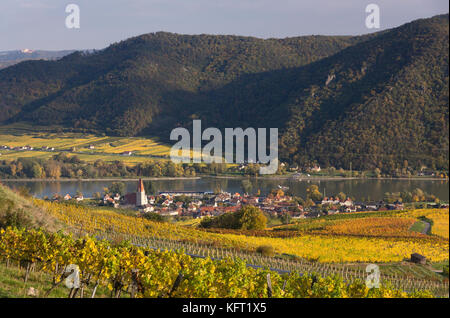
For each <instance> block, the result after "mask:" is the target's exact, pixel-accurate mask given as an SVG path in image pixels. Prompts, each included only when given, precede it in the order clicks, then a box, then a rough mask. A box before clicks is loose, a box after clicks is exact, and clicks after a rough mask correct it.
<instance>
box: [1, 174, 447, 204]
mask: <svg viewBox="0 0 450 318" xmlns="http://www.w3.org/2000/svg"><path fill="white" fill-rule="evenodd" d="M249 180H250V181H251V183H252V192H256V191H257V190H258V189H259V190H261V193H262V194H265V193H268V192H269V191H270V190H272V189H274V188H277V187H278V185H282V186H287V187H289V189H290V192H292V193H293V194H295V195H297V196H301V197H305V196H306V188H307V187H308V186H310V185H311V184H317V185H318V186H319V189H320V191H321V192H322V193H325V195H327V196H333V195H335V194H337V193H339V192H344V193H345V194H347V195H348V196H350V197H353V198H354V199H355V200H367V201H370V200H381V199H382V198H383V196H384V193H386V192H401V191H412V190H414V189H415V188H420V189H422V190H424V191H425V192H427V193H429V194H434V195H435V196H437V197H438V198H440V199H441V200H443V201H448V200H449V183H448V180H417V179H413V180H407V179H337V180H330V179H326V180H324V179H322V180H302V181H294V180H290V179H254V178H251V179H249ZM112 182H113V181H106V180H93V181H92V180H89V181H83V180H69V181H22V180H17V181H9V180H8V181H2V183H3V184H5V185H7V186H9V187H15V188H18V187H21V186H25V187H27V188H28V189H29V190H30V193H31V194H32V195H34V196H36V197H39V198H43V197H45V196H48V197H51V196H52V195H53V194H55V193H59V194H61V195H65V194H66V193H69V194H70V195H74V194H76V192H77V191H80V192H81V193H83V195H84V196H85V197H91V196H92V194H93V193H95V192H100V193H103V188H105V187H109V186H110V185H111V183H112ZM123 182H124V183H125V184H126V187H127V191H128V192H134V191H136V185H137V183H136V181H123ZM152 182H154V184H155V187H156V188H157V189H158V190H159V191H169V190H171V191H173V190H177V191H180V190H185V191H214V190H215V189H218V188H220V189H222V190H224V191H228V192H232V193H233V192H241V193H242V192H243V191H242V187H241V183H242V179H234V178H215V177H202V178H199V179H179V180H177V179H176V180H173V179H172V180H155V181H152Z"/></svg>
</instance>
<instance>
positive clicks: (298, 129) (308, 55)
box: [0, 15, 449, 172]
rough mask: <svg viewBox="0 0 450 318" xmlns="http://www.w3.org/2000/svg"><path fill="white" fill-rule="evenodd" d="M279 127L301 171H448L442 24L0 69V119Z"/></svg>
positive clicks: (190, 45)
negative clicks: (317, 168) (194, 121)
mask: <svg viewBox="0 0 450 318" xmlns="http://www.w3.org/2000/svg"><path fill="white" fill-rule="evenodd" d="M193 118H200V119H202V120H203V121H204V127H205V126H206V125H208V126H209V125H214V126H216V127H220V128H224V127H243V128H245V127H279V128H280V133H281V139H280V144H281V149H280V151H281V156H282V158H283V159H284V160H287V161H289V162H296V163H299V164H300V165H302V166H308V165H310V164H312V163H313V162H317V163H319V164H321V165H322V166H335V167H343V168H347V169H348V168H349V165H350V162H351V163H352V165H353V166H352V167H353V168H354V169H361V170H362V169H374V168H380V169H382V170H384V171H386V172H392V171H394V170H395V169H398V168H403V167H405V165H409V166H410V167H414V168H418V167H420V166H422V165H426V166H428V167H432V168H435V169H448V140H449V135H448V15H441V16H436V17H434V18H431V19H423V20H417V21H413V22H411V23H408V24H406V25H403V26H400V27H398V28H395V29H391V30H388V31H384V32H380V33H375V34H371V35H365V36H359V37H344V36H307V37H297V38H287V39H267V40H262V39H256V38H249V37H238V36H213V35H198V36H189V35H177V34H170V33H163V32H159V33H152V34H146V35H142V36H138V37H135V38H131V39H128V40H126V41H123V42H120V43H117V44H114V45H112V46H110V47H108V48H106V49H104V50H102V51H98V52H95V53H91V54H86V53H80V52H78V53H74V54H71V55H69V56H66V57H64V58H62V59H61V60H59V61H28V62H23V63H20V64H18V65H15V66H12V67H9V68H6V69H4V70H1V71H0V122H3V123H12V122H17V121H29V122H32V123H35V124H39V125H65V126H68V127H75V128H76V129H88V130H89V131H92V132H95V131H97V132H105V133H107V134H111V135H121V136H130V135H140V134H146V135H157V136H159V137H161V138H163V139H166V140H167V138H168V136H169V133H170V130H171V129H173V128H174V127H176V126H178V125H183V126H187V127H188V126H189V124H190V123H191V121H192V119H193Z"/></svg>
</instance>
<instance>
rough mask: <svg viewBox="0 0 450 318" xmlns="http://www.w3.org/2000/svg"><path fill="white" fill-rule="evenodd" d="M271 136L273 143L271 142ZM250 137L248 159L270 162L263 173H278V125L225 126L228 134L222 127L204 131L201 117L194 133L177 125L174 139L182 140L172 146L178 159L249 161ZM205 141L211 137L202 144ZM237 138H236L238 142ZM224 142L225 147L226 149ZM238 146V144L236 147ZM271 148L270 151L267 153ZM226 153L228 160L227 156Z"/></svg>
mask: <svg viewBox="0 0 450 318" xmlns="http://www.w3.org/2000/svg"><path fill="white" fill-rule="evenodd" d="M267 137H269V144H267ZM246 139H247V162H248V163H258V164H267V165H266V166H262V167H260V169H259V173H260V174H274V173H276V172H277V170H278V128H270V129H269V136H268V135H267V129H266V128H258V129H257V130H256V129H254V128H247V129H245V130H244V129H242V128H225V138H224V140H223V138H222V132H221V131H220V130H219V129H218V128H212V127H210V128H207V129H205V130H204V131H203V132H202V124H201V120H194V121H193V129H192V146H191V134H190V132H189V130H187V129H186V128H181V127H178V128H175V129H173V130H172V132H171V133H170V140H176V141H178V142H177V143H176V144H175V145H173V146H172V149H171V150H170V158H171V160H172V161H173V162H174V163H200V162H204V163H212V162H215V163H223V162H225V163H245V162H246V160H245V140H246ZM202 141H209V142H208V143H207V144H206V145H205V146H203V147H202ZM234 141H236V142H234ZM223 145H224V146H225V151H223ZM234 146H235V147H234ZM267 152H268V153H267ZM223 154H224V157H225V161H224V160H223Z"/></svg>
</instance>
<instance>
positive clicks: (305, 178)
mask: <svg viewBox="0 0 450 318" xmlns="http://www.w3.org/2000/svg"><path fill="white" fill-rule="evenodd" d="M202 178H214V179H236V180H244V179H254V180H293V181H313V180H319V181H320V180H324V181H325V180H326V181H333V180H335V181H343V180H402V181H404V180H411V181H446V182H448V181H449V179H448V178H433V177H410V178H406V177H380V178H373V177H369V178H367V177H364V178H363V177H342V176H302V177H293V175H265V176H242V175H240V176H239V175H238V176H237V175H199V176H196V177H128V178H120V177H111V178H83V179H80V178H59V179H52V178H14V179H12V178H11V179H5V178H3V179H0V182H6V181H7V182H15V181H17V182H24V181H26V182H40V181H45V182H49V181H59V182H68V181H70V182H73V181H82V182H84V181H86V182H87V181H90V182H91V181H137V180H139V179H142V180H149V181H158V180H199V179H202Z"/></svg>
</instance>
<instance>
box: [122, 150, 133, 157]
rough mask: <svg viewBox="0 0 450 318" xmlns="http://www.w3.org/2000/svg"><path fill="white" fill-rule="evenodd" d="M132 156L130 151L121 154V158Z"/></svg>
mask: <svg viewBox="0 0 450 318" xmlns="http://www.w3.org/2000/svg"><path fill="white" fill-rule="evenodd" d="M132 154H133V152H131V151H124V152H122V153H121V155H122V156H131V155H132Z"/></svg>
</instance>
